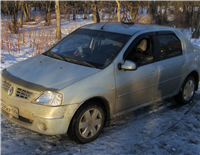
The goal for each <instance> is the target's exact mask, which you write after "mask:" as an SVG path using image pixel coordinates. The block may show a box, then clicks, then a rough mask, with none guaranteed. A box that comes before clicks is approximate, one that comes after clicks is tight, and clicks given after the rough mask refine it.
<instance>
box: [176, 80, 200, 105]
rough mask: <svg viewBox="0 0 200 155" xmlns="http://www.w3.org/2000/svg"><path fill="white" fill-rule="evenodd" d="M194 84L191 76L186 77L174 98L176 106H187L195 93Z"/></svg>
mask: <svg viewBox="0 0 200 155" xmlns="http://www.w3.org/2000/svg"><path fill="white" fill-rule="evenodd" d="M196 87H197V86H196V82H195V79H194V77H193V76H188V77H187V78H186V80H185V81H184V83H183V85H182V87H181V89H180V91H179V93H178V95H176V96H175V97H174V99H175V101H176V103H178V104H188V103H189V102H190V101H191V100H192V98H193V96H194V93H195V90H196Z"/></svg>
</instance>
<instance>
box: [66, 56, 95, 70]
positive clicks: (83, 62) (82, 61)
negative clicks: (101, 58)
mask: <svg viewBox="0 0 200 155" xmlns="http://www.w3.org/2000/svg"><path fill="white" fill-rule="evenodd" d="M63 57H64V58H65V59H67V60H68V61H70V60H75V61H79V62H81V64H85V65H87V66H89V67H93V68H96V67H95V66H93V65H92V64H90V63H88V62H86V61H84V60H81V59H79V58H75V57H69V56H63Z"/></svg>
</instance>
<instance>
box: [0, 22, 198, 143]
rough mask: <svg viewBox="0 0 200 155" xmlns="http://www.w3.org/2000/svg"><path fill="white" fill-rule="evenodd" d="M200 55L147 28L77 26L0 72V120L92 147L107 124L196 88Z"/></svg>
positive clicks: (166, 32) (175, 36) (173, 32)
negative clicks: (75, 28)
mask: <svg viewBox="0 0 200 155" xmlns="http://www.w3.org/2000/svg"><path fill="white" fill-rule="evenodd" d="M199 55H200V49H199V47H195V46H193V44H192V43H191V42H190V41H189V40H188V39H187V38H186V37H185V36H184V35H183V34H182V33H181V32H180V31H179V30H177V29H173V28H169V27H161V26H155V25H146V24H123V23H98V24H90V25H86V26H83V27H81V28H79V29H77V30H76V31H74V32H73V33H71V34H70V35H68V36H66V37H65V38H64V39H62V40H61V41H60V42H59V43H57V44H56V45H55V46H53V47H52V48H50V49H49V50H47V51H46V52H44V53H43V54H40V55H37V56H35V57H33V58H30V59H27V60H25V61H21V62H19V63H16V64H14V65H12V66H10V67H8V68H6V69H4V70H3V71H2V86H1V96H2V97H1V113H2V114H3V115H4V116H5V117H6V118H8V119H9V120H11V121H13V122H15V123H17V124H19V125H21V126H23V127H26V128H28V129H31V130H34V131H36V132H39V133H42V134H48V135H56V134H65V133H68V135H69V136H70V137H71V138H73V139H75V140H76V141H78V142H81V143H87V142H91V141H93V140H95V139H96V138H97V137H98V136H99V134H100V132H101V131H102V129H103V127H104V126H108V125H109V122H110V119H112V118H114V117H116V116H119V115H123V114H125V113H128V112H130V111H133V110H136V109H138V108H141V107H144V106H147V105H149V104H152V103H155V102H157V101H160V100H163V99H166V98H169V97H173V96H174V97H175V101H176V102H177V103H179V104H186V103H189V102H190V101H191V99H192V97H193V95H194V93H195V91H196V90H197V89H198V83H199V78H200V77H199V73H200V58H199Z"/></svg>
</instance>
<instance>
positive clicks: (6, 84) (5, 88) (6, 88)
mask: <svg viewBox="0 0 200 155" xmlns="http://www.w3.org/2000/svg"><path fill="white" fill-rule="evenodd" d="M10 86H11V84H9V83H7V82H6V81H3V80H2V82H1V87H2V88H3V89H4V90H5V91H6V92H8V90H9V88H10Z"/></svg>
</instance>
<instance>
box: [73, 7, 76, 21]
mask: <svg viewBox="0 0 200 155" xmlns="http://www.w3.org/2000/svg"><path fill="white" fill-rule="evenodd" d="M73 20H76V7H74V9H73Z"/></svg>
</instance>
